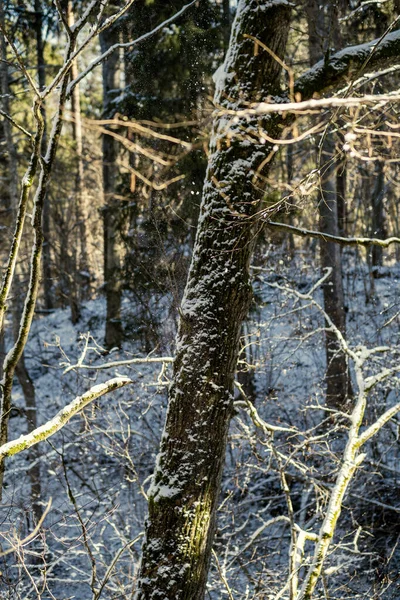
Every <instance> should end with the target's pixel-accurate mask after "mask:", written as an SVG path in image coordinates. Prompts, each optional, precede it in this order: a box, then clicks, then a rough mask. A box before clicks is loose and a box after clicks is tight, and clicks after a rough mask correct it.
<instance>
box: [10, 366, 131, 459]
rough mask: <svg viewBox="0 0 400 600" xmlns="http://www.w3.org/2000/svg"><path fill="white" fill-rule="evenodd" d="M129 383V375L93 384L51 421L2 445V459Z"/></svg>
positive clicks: (54, 430) (47, 436)
mask: <svg viewBox="0 0 400 600" xmlns="http://www.w3.org/2000/svg"><path fill="white" fill-rule="evenodd" d="M129 383H132V380H131V379H129V378H128V377H115V378H114V379H109V380H108V381H106V382H105V383H100V384H99V385H95V386H93V387H92V388H90V390H88V391H87V392H85V393H84V394H82V396H77V397H76V398H75V399H74V400H73V401H72V402H70V404H67V406H65V407H64V408H63V409H61V410H60V411H59V412H58V413H57V414H56V415H55V416H54V417H53V418H52V419H50V421H47V423H44V425H41V426H40V427H37V428H36V429H34V430H33V431H31V432H30V433H28V434H26V435H21V436H20V437H19V438H17V439H16V440H12V441H11V442H8V443H7V444H3V445H2V446H0V460H3V459H4V458H5V457H6V456H13V455H14V454H18V453H19V452H22V451H23V450H26V449H27V448H30V447H31V446H34V445H35V444H38V443H39V442H41V441H43V440H46V439H47V438H49V437H50V436H52V435H54V434H55V433H56V432H57V431H59V430H60V429H62V428H63V427H64V425H65V424H66V423H67V422H68V421H69V420H70V419H71V418H72V417H73V416H74V415H76V414H77V413H78V412H80V411H81V410H82V409H83V408H85V406H87V405H88V404H90V402H93V400H96V399H97V398H100V397H101V396H103V395H104V394H108V393H109V392H113V391H115V390H117V389H119V388H121V387H123V386H125V385H127V384H129Z"/></svg>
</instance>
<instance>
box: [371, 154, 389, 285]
mask: <svg viewBox="0 0 400 600" xmlns="http://www.w3.org/2000/svg"><path fill="white" fill-rule="evenodd" d="M374 180H375V184H374V186H373V188H372V197H371V204H372V236H373V237H377V238H380V239H384V238H385V237H386V230H385V218H384V211H383V199H384V197H385V172H384V164H383V162H382V161H378V162H377V163H376V165H375V172H374ZM371 252H372V257H371V258H372V266H373V267H380V266H382V248H381V246H372V251H371ZM372 273H373V274H375V275H376V274H377V273H378V271H377V269H376V268H375V269H373V271H372Z"/></svg>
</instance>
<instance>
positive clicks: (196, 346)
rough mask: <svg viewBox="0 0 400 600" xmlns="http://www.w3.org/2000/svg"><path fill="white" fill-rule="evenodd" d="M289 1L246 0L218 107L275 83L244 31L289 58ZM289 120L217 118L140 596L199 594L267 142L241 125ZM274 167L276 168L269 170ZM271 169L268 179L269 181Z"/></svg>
mask: <svg viewBox="0 0 400 600" xmlns="http://www.w3.org/2000/svg"><path fill="white" fill-rule="evenodd" d="M289 22H290V5H289V3H286V2H280V1H276V2H273V1H268V2H260V1H259V0H240V1H239V4H238V8H237V13H236V17H235V21H234V24H233V30H232V36H231V41H230V45H229V50H228V53H227V56H226V59H225V63H224V66H223V68H222V69H220V70H218V72H217V82H216V83H217V89H216V93H215V104H216V105H217V106H223V107H225V108H238V107H239V106H243V105H246V103H248V102H256V101H259V100H261V99H263V98H265V97H266V96H268V95H274V94H278V93H279V90H280V75H281V68H280V66H279V64H278V62H277V61H276V60H275V59H274V58H272V57H271V55H270V54H269V53H267V52H265V51H263V50H262V49H261V48H260V47H258V46H257V45H255V44H254V42H253V41H252V40H250V39H248V38H245V37H244V35H243V34H245V33H246V34H250V35H253V36H254V37H255V38H256V39H257V40H260V41H261V42H262V43H264V44H265V45H266V46H268V48H270V49H271V50H272V51H273V53H275V54H277V55H278V56H281V57H282V55H283V53H284V50H285V46H286V41H287V35H288V30H289ZM281 124H282V119H281V117H280V116H277V115H271V116H269V117H268V118H266V119H264V121H263V122H262V121H261V119H260V120H259V121H257V120H256V119H254V120H253V121H250V122H249V121H247V120H243V121H241V120H239V122H238V123H235V122H234V121H233V120H232V121H231V129H230V131H229V132H228V133H227V131H226V129H227V121H226V116H222V117H219V116H218V114H217V116H216V117H215V121H214V127H213V132H212V137H211V142H210V157H209V166H208V170H207V175H206V180H205V183H204V189H203V198H202V205H201V213H200V218H199V225H198V230H197V236H196V243H195V247H194V251H193V257H192V263H191V268H190V272H189V276H188V282H187V285H186V289H185V294H184V298H183V301H182V309H181V318H180V325H179V332H178V337H177V348H176V359H175V363H174V376H173V384H172V386H171V389H170V392H169V404H168V412H167V419H166V425H165V429H164V433H163V436H162V441H161V449H160V454H159V456H158V459H157V464H156V469H155V474H154V478H153V483H152V486H151V489H150V491H149V517H148V520H147V524H146V539H145V542H144V546H143V555H142V565H141V571H140V579H139V583H138V590H137V594H136V598H137V600H139V599H140V600H144V599H150V598H152V599H155V598H157V599H159V600H166V599H170V600H202V599H203V598H204V594H205V587H206V582H207V573H208V568H209V563H210V556H211V548H212V543H213V537H214V530H215V522H216V509H217V502H218V497H219V492H220V482H221V476H222V469H223V464H224V458H225V449H226V440H227V434H228V428H229V422H230V419H231V415H232V401H233V383H234V373H235V368H236V362H237V354H238V345H239V337H240V331H241V325H242V322H243V319H244V318H245V316H246V314H247V311H248V307H249V302H250V299H251V285H250V282H249V273H248V269H249V262H250V257H251V254H252V245H253V240H254V235H253V234H254V231H253V227H252V223H251V217H252V215H254V213H255V211H256V210H257V207H258V206H259V196H258V195H257V191H256V188H255V187H254V185H253V184H254V181H255V179H256V173H257V169H258V168H259V167H260V165H261V163H262V162H263V160H264V159H265V157H266V156H268V154H269V153H270V152H271V151H272V146H271V145H270V144H269V143H267V144H263V145H262V144H260V143H257V142H254V144H252V143H249V140H248V139H246V136H243V130H244V129H247V130H248V128H250V129H251V130H253V129H252V128H253V127H254V131H258V127H260V126H263V127H264V128H265V129H266V130H267V131H268V135H269V136H271V137H272V138H276V137H278V136H279V134H280V131H281V129H280V126H281ZM268 168H269V163H268V164H267V165H266V167H265V169H268ZM265 169H264V170H263V171H262V174H263V175H264V176H265V175H266V171H265Z"/></svg>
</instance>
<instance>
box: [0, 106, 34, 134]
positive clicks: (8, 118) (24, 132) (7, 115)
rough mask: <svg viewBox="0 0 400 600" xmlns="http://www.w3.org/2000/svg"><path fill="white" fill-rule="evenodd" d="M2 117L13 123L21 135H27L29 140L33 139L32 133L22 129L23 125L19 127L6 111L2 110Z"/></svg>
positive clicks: (0, 112)
mask: <svg viewBox="0 0 400 600" xmlns="http://www.w3.org/2000/svg"><path fill="white" fill-rule="evenodd" d="M0 115H1V116H2V117H4V118H5V119H7V121H9V122H10V123H11V125H13V126H14V127H16V128H17V129H18V130H19V131H20V132H21V133H23V134H24V135H27V136H28V138H30V139H32V138H33V135H32V134H31V133H29V131H27V130H26V129H24V128H23V127H22V125H19V124H18V123H17V122H16V121H15V120H14V119H13V118H12V117H10V115H9V114H7V113H6V112H4V110H0Z"/></svg>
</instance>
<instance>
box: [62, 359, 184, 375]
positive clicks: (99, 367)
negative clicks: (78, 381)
mask: <svg viewBox="0 0 400 600" xmlns="http://www.w3.org/2000/svg"><path fill="white" fill-rule="evenodd" d="M172 362H174V357H173V356H145V357H143V358H129V359H127V360H114V361H112V362H108V363H103V364H101V365H84V364H82V363H80V362H79V361H78V362H77V363H76V364H75V365H69V366H67V368H66V369H65V370H64V375H65V373H68V371H72V370H74V369H89V370H90V371H102V370H103V369H114V368H115V367H125V366H127V365H142V364H146V363H172ZM61 366H62V367H64V366H66V363H61Z"/></svg>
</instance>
